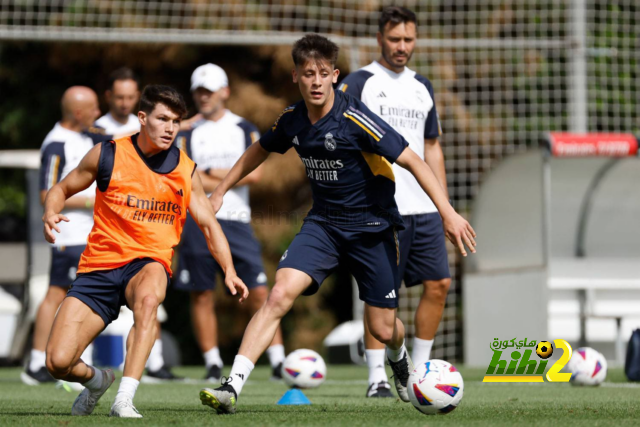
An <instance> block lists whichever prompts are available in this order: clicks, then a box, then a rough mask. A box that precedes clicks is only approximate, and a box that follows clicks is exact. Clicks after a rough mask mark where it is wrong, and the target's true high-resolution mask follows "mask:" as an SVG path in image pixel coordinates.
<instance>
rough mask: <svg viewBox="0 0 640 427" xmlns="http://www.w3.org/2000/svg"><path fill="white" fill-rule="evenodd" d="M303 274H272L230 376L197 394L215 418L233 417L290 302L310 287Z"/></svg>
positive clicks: (286, 270)
mask: <svg viewBox="0 0 640 427" xmlns="http://www.w3.org/2000/svg"><path fill="white" fill-rule="evenodd" d="M311 283H312V279H311V277H310V276H309V275H307V274H306V273H303V272H302V271H299V270H295V269H292V268H281V269H279V270H278V272H277V273H276V284H275V286H274V287H273V289H272V290H271V293H270V294H269V297H268V298H267V302H266V303H265V305H264V306H262V308H260V310H258V311H257V312H256V314H255V315H254V316H253V317H252V318H251V321H250V322H249V325H248V326H247V329H246V330H245V332H244V337H243V338H242V344H241V345H240V351H239V352H238V355H237V356H236V358H235V360H234V361H233V367H232V368H231V375H229V378H223V381H222V386H220V387H218V388H216V389H215V390H213V389H210V388H205V389H202V390H201V391H200V400H201V401H202V404H203V405H207V406H210V407H212V408H213V409H215V410H216V412H217V413H218V414H234V413H235V412H236V403H237V401H238V396H239V395H240V392H241V391H242V387H243V386H244V384H245V382H246V381H247V379H248V378H249V375H250V374H251V371H252V370H253V368H254V365H255V363H256V361H257V360H258V358H259V357H260V355H261V354H262V353H263V352H264V351H265V350H266V349H267V347H268V346H269V344H270V343H271V342H272V341H273V337H274V336H275V334H276V330H277V329H278V326H279V325H280V320H281V319H282V317H283V316H284V315H285V314H287V312H289V310H290V309H291V307H292V306H293V302H294V301H295V300H296V298H297V297H298V296H300V295H301V294H302V292H304V291H305V289H307V288H308V287H309V285H311Z"/></svg>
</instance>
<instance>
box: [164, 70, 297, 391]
mask: <svg viewBox="0 0 640 427" xmlns="http://www.w3.org/2000/svg"><path fill="white" fill-rule="evenodd" d="M191 92H192V95H193V100H194V102H195V104H196V107H197V109H198V116H199V117H201V119H200V120H198V121H195V122H194V123H192V125H191V129H190V130H188V131H183V132H181V133H180V134H179V135H178V137H177V144H178V145H179V146H181V147H182V148H183V149H184V150H186V152H187V154H188V155H189V157H191V158H192V159H193V161H194V162H196V164H197V165H198V167H197V173H198V175H200V179H201V180H202V186H203V187H204V190H205V191H206V192H207V194H211V193H212V192H213V190H214V189H215V188H216V187H217V185H218V184H219V183H220V182H221V181H222V179H223V178H224V177H225V175H226V174H227V173H228V172H229V169H230V168H231V167H232V166H233V165H234V164H235V162H236V161H237V160H238V159H239V158H240V157H241V156H242V154H243V153H244V152H245V150H246V149H247V148H249V147H250V146H251V144H253V143H254V142H256V141H257V140H258V139H259V138H260V134H259V132H258V129H257V128H256V127H255V126H254V125H253V124H252V123H250V122H248V121H247V120H245V119H243V118H242V117H240V116H238V115H236V114H234V113H232V112H231V111H229V110H227V109H226V108H225V103H226V101H227V99H228V98H229V94H230V90H229V81H228V78H227V74H226V73H225V71H224V70H223V69H222V68H220V67H219V66H217V65H215V64H205V65H202V66H200V67H198V68H196V70H195V71H194V72H193V74H192V76H191ZM261 176H262V168H257V169H256V170H255V171H253V172H252V173H251V174H249V175H248V176H247V177H245V178H244V179H242V180H241V181H240V182H238V183H237V184H236V185H235V186H234V188H233V189H231V190H230V191H229V192H228V193H227V194H226V195H225V197H224V202H223V204H222V209H220V211H219V212H218V213H217V215H216V216H217V218H218V222H219V223H220V226H221V227H222V230H223V231H224V233H225V235H226V236H227V239H228V240H229V245H230V247H231V255H232V256H233V263H234V266H235V268H236V271H238V275H239V276H240V278H241V279H242V281H243V282H244V283H245V284H246V285H247V287H248V288H249V289H250V290H251V294H250V296H249V299H248V300H247V309H248V310H249V311H250V314H251V315H253V314H254V313H255V312H256V311H258V309H259V308H260V307H262V305H264V303H265V301H266V300H267V296H268V294H269V288H268V287H267V275H266V274H265V272H264V267H263V265H262V255H261V248H260V243H259V242H258V240H257V239H256V237H255V235H254V233H253V229H252V228H251V208H250V206H249V184H253V183H256V182H258V181H259V180H260V178H261ZM178 270H179V271H178V275H177V280H176V281H175V286H176V288H177V289H179V290H182V291H188V292H190V294H191V316H192V323H193V328H194V332H195V336H196V340H197V341H198V345H199V346H200V349H201V351H202V355H203V358H204V361H205V365H206V370H207V372H206V376H205V378H206V379H207V380H209V381H213V382H217V381H219V380H220V378H221V377H222V367H223V366H224V365H223V362H222V359H221V357H220V351H219V348H218V322H217V319H216V312H215V301H214V288H215V282H216V275H217V273H219V272H220V271H221V270H220V266H219V265H218V264H217V263H216V261H215V260H214V259H213V257H212V256H211V254H210V253H209V251H208V250H207V244H206V241H205V239H204V236H203V235H202V233H201V232H200V230H199V229H198V227H197V225H196V223H195V222H194V221H193V218H191V216H189V217H188V218H187V223H186V224H185V228H184V233H183V237H182V246H181V248H180V258H179V264H178ZM267 355H268V356H269V362H270V364H271V367H272V379H274V380H277V379H281V378H282V376H281V368H282V362H283V361H284V358H285V354H284V346H283V344H282V332H281V330H280V328H278V330H277V332H276V334H275V337H274V339H273V342H272V343H271V346H270V347H269V348H268V349H267Z"/></svg>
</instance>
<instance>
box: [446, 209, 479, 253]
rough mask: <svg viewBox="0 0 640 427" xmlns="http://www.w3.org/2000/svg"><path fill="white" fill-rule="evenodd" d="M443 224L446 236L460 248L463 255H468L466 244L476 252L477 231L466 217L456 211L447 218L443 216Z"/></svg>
mask: <svg viewBox="0 0 640 427" xmlns="http://www.w3.org/2000/svg"><path fill="white" fill-rule="evenodd" d="M442 225H443V226H444V234H445V236H447V238H448V239H449V240H450V241H451V243H453V244H454V245H455V246H456V247H457V248H458V250H459V251H460V253H461V254H462V256H467V251H466V250H465V248H464V246H465V245H467V247H468V248H469V250H470V251H471V252H472V253H474V254H475V253H476V241H475V237H476V232H475V231H474V230H473V227H471V224H469V222H468V221H467V220H466V219H464V218H463V217H461V216H460V215H459V214H458V213H454V214H453V215H451V216H448V217H447V218H443V219H442Z"/></svg>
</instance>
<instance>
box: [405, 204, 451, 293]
mask: <svg viewBox="0 0 640 427" xmlns="http://www.w3.org/2000/svg"><path fill="white" fill-rule="evenodd" d="M402 219H403V220H404V225H405V229H404V230H400V231H399V232H398V237H399V239H400V268H399V274H400V278H401V279H402V280H404V284H405V286H407V287H411V286H415V285H419V284H421V283H422V282H423V281H424V280H442V279H448V278H450V277H451V274H450V273H449V259H448V257H447V246H446V244H445V236H444V229H443V227H442V218H440V214H439V213H438V212H433V213H428V214H421V215H405V216H403V217H402Z"/></svg>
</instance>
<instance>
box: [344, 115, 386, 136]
mask: <svg viewBox="0 0 640 427" xmlns="http://www.w3.org/2000/svg"><path fill="white" fill-rule="evenodd" d="M344 116H345V117H346V118H348V119H350V120H351V121H353V122H354V123H355V124H357V125H358V126H360V127H361V128H362V129H364V131H365V132H367V133H368V134H369V135H371V136H372V137H373V139H375V140H376V142H378V141H380V137H379V136H378V135H377V134H376V133H373V132H372V131H371V130H369V128H368V127H366V126H365V125H363V124H362V123H360V121H359V120H358V119H356V118H355V117H353V116H352V115H349V114H347V113H344Z"/></svg>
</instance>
